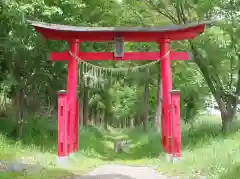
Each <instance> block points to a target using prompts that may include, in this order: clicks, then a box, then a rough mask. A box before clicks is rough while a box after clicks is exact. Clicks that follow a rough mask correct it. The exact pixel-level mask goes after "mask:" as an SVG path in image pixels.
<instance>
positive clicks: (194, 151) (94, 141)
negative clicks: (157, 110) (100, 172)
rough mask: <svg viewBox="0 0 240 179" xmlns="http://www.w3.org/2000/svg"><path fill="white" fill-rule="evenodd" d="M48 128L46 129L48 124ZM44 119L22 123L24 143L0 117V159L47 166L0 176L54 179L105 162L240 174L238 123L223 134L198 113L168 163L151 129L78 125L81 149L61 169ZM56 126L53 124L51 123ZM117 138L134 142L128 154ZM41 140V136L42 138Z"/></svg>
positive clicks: (225, 176)
mask: <svg viewBox="0 0 240 179" xmlns="http://www.w3.org/2000/svg"><path fill="white" fill-rule="evenodd" d="M47 126H48V127H47ZM49 126H51V125H47V124H46V121H41V120H39V121H31V122H29V123H28V124H26V127H25V130H24V131H25V137H24V140H23V141H22V142H15V141H14V140H13V139H11V136H10V135H9V133H10V131H11V124H10V123H9V121H8V120H1V121H0V131H2V134H1V135H0V150H1V153H0V160H13V159H15V158H20V157H22V158H24V160H25V161H26V162H31V161H32V160H34V161H38V162H39V163H40V164H41V165H42V166H43V167H44V168H45V169H44V170H43V171H42V173H41V174H37V175H29V176H26V175H25V174H24V173H0V178H3V179H4V178H6V179H10V178H13V177H15V178H16V177H17V178H19V179H21V178H26V179H32V178H40V179H41V178H45V179H46V178H47V179H48V178H49V179H53V178H57V177H60V176H61V177H63V176H71V175H77V174H82V173H85V172H87V171H89V170H91V169H92V168H95V167H97V166H99V165H102V164H105V163H119V164H128V165H149V166H153V167H154V168H156V169H157V170H158V171H159V172H161V173H165V174H166V175H171V176H172V175H176V176H180V177H181V178H184V177H186V176H188V177H189V178H196V179H197V178H200V176H208V178H214V179H216V178H220V179H221V178H222V179H237V178H239V175H240V140H239V138H240V131H238V128H239V126H240V124H239V122H238V121H235V122H234V128H233V130H232V133H230V134H229V135H227V136H224V135H222V134H221V133H220V132H219V131H220V128H221V123H220V120H219V119H218V118H213V117H207V116H205V117H201V118H200V119H199V120H197V122H196V123H195V124H194V125H193V128H191V127H192V126H190V125H187V124H183V125H182V126H183V127H182V128H183V136H182V141H183V154H182V155H183V159H182V160H181V161H179V162H177V163H175V164H172V163H168V162H166V160H165V157H164V155H163V153H162V148H161V140H160V134H159V133H157V132H155V130H153V129H149V132H148V133H144V132H143V131H142V128H136V129H131V130H130V129H112V128H110V129H109V130H108V131H106V130H104V129H102V128H95V127H91V126H89V127H86V128H82V129H81V135H80V151H79V152H78V153H77V154H75V157H74V158H73V159H72V162H71V167H69V168H68V169H67V170H63V169H59V168H57V166H56V165H55V161H56V157H57V156H56V151H57V149H56V132H57V131H56V128H55V127H49ZM53 126H54V125H53ZM117 138H125V139H130V140H131V141H132V145H131V152H130V153H129V154H116V153H114V151H113V149H112V148H113V141H114V140H115V139H117ZM43 139H44V140H43Z"/></svg>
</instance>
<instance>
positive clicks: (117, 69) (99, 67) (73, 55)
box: [69, 50, 170, 72]
mask: <svg viewBox="0 0 240 179" xmlns="http://www.w3.org/2000/svg"><path fill="white" fill-rule="evenodd" d="M169 53H170V50H169V51H167V52H166V53H165V54H164V55H163V56H162V57H161V58H160V59H158V60H156V61H153V62H150V63H147V64H144V65H139V66H135V67H132V68H112V67H101V66H97V65H94V64H91V63H88V62H86V61H84V60H82V59H80V58H79V57H78V56H77V55H75V54H74V53H73V52H71V51H69V54H70V55H71V56H72V57H73V58H75V59H76V60H77V61H78V62H79V63H80V64H81V63H82V64H85V65H86V66H90V67H92V68H96V69H102V70H105V71H107V72H109V71H112V72H124V71H129V69H131V70H130V71H136V70H138V69H142V68H145V67H148V66H151V65H154V64H156V63H158V62H159V61H161V60H162V59H163V58H165V57H166V56H167V55H169Z"/></svg>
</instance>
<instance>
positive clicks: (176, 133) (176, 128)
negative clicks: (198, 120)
mask: <svg viewBox="0 0 240 179" xmlns="http://www.w3.org/2000/svg"><path fill="white" fill-rule="evenodd" d="M171 121H172V141H171V146H172V147H171V149H172V150H171V153H172V154H173V157H175V158H180V157H181V145H182V144H181V143H182V140H181V115H180V91H178V90H173V91H171Z"/></svg>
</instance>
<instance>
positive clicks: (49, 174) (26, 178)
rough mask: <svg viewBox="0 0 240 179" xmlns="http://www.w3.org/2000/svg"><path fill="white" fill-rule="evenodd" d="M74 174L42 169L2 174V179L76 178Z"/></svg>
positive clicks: (0, 176)
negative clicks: (33, 171) (31, 171)
mask: <svg viewBox="0 0 240 179" xmlns="http://www.w3.org/2000/svg"><path fill="white" fill-rule="evenodd" d="M74 177H75V176H74V174H73V173H71V172H68V171H67V170H62V169H61V170H60V169H42V170H41V171H40V172H35V173H27V172H26V171H25V172H0V178H1V179H12V178H17V179H36V178H37V179H46V178H47V179H64V178H74Z"/></svg>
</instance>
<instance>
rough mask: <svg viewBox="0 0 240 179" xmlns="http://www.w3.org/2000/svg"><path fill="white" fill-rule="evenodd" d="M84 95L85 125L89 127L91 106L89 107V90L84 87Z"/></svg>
mask: <svg viewBox="0 0 240 179" xmlns="http://www.w3.org/2000/svg"><path fill="white" fill-rule="evenodd" d="M83 90H84V94H83V125H84V126H86V125H88V118H89V106H88V88H87V87H84V89H83Z"/></svg>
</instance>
